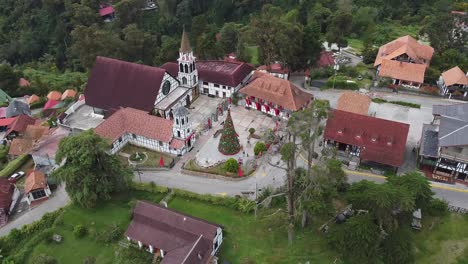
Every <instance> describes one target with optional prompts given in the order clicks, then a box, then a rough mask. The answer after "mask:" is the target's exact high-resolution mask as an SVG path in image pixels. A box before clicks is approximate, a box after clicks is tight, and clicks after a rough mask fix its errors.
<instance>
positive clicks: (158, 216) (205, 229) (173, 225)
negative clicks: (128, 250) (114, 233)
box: [125, 201, 221, 264]
mask: <svg viewBox="0 0 468 264" xmlns="http://www.w3.org/2000/svg"><path fill="white" fill-rule="evenodd" d="M220 227H221V226H219V225H217V224H214V223H210V222H207V221H205V220H202V219H199V218H196V217H193V216H189V215H186V214H183V213H181V212H178V211H175V210H172V209H168V208H165V207H162V206H160V205H156V204H153V203H150V202H146V201H138V202H137V204H136V205H135V208H134V210H133V219H132V222H131V223H130V225H129V226H128V228H127V231H126V232H125V236H128V237H130V238H131V239H134V240H137V241H141V242H142V243H143V244H145V245H152V246H153V247H155V248H160V249H162V250H164V251H165V252H166V256H165V258H164V259H163V263H170V264H172V263H187V264H188V263H190V264H192V263H194V264H197V263H206V259H207V256H208V257H209V256H210V255H211V251H212V246H213V240H214V238H215V237H216V234H217V231H218V228H220ZM198 254H200V255H201V259H199V258H198ZM194 257H195V258H194ZM170 260H173V261H170ZM203 261H204V262H203Z"/></svg>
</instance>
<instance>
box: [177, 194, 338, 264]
mask: <svg viewBox="0 0 468 264" xmlns="http://www.w3.org/2000/svg"><path fill="white" fill-rule="evenodd" d="M169 207H171V208H174V209H177V210H180V211H183V212H185V213H188V214H191V215H194V216H197V217H200V218H203V219H206V220H208V221H212V222H215V223H218V224H221V225H223V226H224V232H225V240H224V242H223V245H222V246H221V252H220V254H219V258H220V261H219V263H223V261H224V260H226V261H228V262H229V263H305V262H306V261H310V263H315V264H319V263H333V260H334V259H335V258H334V254H333V253H332V252H331V251H330V250H328V249H327V246H326V244H325V241H324V239H323V237H322V236H321V235H318V234H317V233H316V232H315V230H317V229H316V228H315V226H314V227H309V228H307V229H306V230H296V232H295V235H296V237H295V240H294V244H293V245H292V246H288V240H287V232H286V230H284V229H282V228H280V229H279V228H277V227H276V226H269V225H268V224H267V223H265V222H264V220H258V221H255V219H254V216H253V215H252V214H250V215H245V214H241V213H239V212H237V211H234V210H231V209H228V208H225V207H221V206H213V205H208V204H206V203H203V202H198V201H194V200H187V199H184V198H180V197H175V198H174V199H173V200H172V201H171V202H170V203H169ZM259 240H261V242H260V241H259ZM248 261H254V262H248Z"/></svg>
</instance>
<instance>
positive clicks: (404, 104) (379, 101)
mask: <svg viewBox="0 0 468 264" xmlns="http://www.w3.org/2000/svg"><path fill="white" fill-rule="evenodd" d="M372 102H374V103H377V104H381V103H389V104H396V105H402V106H407V107H412V108H418V109H420V108H421V105H420V104H415V103H409V102H404V101H387V100H385V99H381V98H373V99H372Z"/></svg>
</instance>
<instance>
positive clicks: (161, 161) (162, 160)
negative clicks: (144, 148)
mask: <svg viewBox="0 0 468 264" xmlns="http://www.w3.org/2000/svg"><path fill="white" fill-rule="evenodd" d="M159 167H164V159H163V156H161V158H160V159H159Z"/></svg>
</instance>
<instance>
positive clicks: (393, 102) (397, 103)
mask: <svg viewBox="0 0 468 264" xmlns="http://www.w3.org/2000/svg"><path fill="white" fill-rule="evenodd" d="M389 103H391V104H396V105H402V106H407V107H412V108H418V109H420V108H421V105H420V104H415V103H409V102H403V101H390V102H389Z"/></svg>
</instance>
